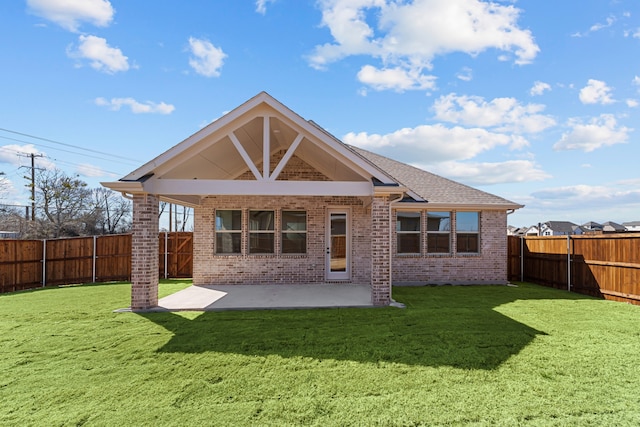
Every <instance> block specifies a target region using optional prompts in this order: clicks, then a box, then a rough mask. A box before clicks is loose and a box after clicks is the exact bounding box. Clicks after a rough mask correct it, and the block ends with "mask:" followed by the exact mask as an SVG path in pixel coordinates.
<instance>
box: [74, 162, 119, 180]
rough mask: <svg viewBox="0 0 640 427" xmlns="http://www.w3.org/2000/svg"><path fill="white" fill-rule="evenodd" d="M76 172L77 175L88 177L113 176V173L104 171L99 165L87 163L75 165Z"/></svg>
mask: <svg viewBox="0 0 640 427" xmlns="http://www.w3.org/2000/svg"><path fill="white" fill-rule="evenodd" d="M76 172H77V173H78V174H79V175H82V176H86V177H89V178H96V177H103V176H112V177H115V176H114V174H112V173H109V172H106V171H104V170H103V169H102V168H101V167H99V166H95V165H91V164H88V163H84V164H81V165H78V166H77V167H76Z"/></svg>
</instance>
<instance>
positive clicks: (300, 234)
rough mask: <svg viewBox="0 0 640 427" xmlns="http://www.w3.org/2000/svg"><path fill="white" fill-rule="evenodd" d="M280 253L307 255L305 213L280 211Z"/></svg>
mask: <svg viewBox="0 0 640 427" xmlns="http://www.w3.org/2000/svg"><path fill="white" fill-rule="evenodd" d="M281 221H282V227H281V229H282V230H281V231H282V233H281V236H282V249H281V251H282V253H283V254H306V253H307V213H306V212H305V211H282V219H281Z"/></svg>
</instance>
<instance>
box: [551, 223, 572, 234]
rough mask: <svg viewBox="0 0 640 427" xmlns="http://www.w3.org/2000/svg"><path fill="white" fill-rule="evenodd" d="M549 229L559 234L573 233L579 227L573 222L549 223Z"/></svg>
mask: <svg viewBox="0 0 640 427" xmlns="http://www.w3.org/2000/svg"><path fill="white" fill-rule="evenodd" d="M545 224H546V225H547V227H549V228H550V229H551V230H553V231H555V232H558V233H572V232H573V231H574V230H575V228H576V227H577V226H578V225H577V224H574V223H573V222H571V221H547V222H545Z"/></svg>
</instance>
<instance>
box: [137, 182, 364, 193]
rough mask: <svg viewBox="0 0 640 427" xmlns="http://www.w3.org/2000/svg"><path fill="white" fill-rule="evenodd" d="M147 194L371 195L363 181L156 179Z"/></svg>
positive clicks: (146, 183) (148, 188) (145, 186)
mask: <svg viewBox="0 0 640 427" xmlns="http://www.w3.org/2000/svg"><path fill="white" fill-rule="evenodd" d="M144 190H145V192H148V193H150V194H158V195H162V194H170V195H173V196H174V197H176V196H179V195H199V196H209V195H211V196H213V195H220V196H234V195H235V196H371V195H372V194H373V186H372V185H371V183H370V182H367V181H266V180H262V181H253V180H235V181H230V180H213V179H156V180H149V181H147V182H145V183H144Z"/></svg>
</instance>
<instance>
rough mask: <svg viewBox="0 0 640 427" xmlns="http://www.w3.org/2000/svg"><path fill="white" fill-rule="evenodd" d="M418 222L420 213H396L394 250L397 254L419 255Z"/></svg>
mask: <svg viewBox="0 0 640 427" xmlns="http://www.w3.org/2000/svg"><path fill="white" fill-rule="evenodd" d="M420 222H421V214H420V212H397V213H396V236H397V248H396V250H397V252H398V253H399V254H419V253H420V229H421V227H420Z"/></svg>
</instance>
